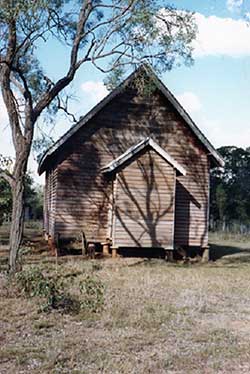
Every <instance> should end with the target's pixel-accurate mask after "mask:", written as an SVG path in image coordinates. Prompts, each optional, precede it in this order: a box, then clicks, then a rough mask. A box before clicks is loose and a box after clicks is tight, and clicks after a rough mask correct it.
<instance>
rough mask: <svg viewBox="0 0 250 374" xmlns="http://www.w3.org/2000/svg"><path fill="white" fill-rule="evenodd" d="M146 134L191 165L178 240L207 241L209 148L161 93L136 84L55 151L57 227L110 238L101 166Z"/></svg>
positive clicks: (182, 186)
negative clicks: (143, 90) (144, 92)
mask: <svg viewBox="0 0 250 374" xmlns="http://www.w3.org/2000/svg"><path fill="white" fill-rule="evenodd" d="M146 137H151V138H152V139H153V140H154V141H155V142H156V143H157V144H159V145H160V146H161V147H162V148H163V149H165V150H166V151H167V152H168V153H169V154H170V155H171V156H172V157H173V158H174V159H175V160H176V161H177V162H178V163H179V164H180V165H182V166H183V167H184V168H185V169H186V171H187V175H186V176H181V177H177V181H176V203H175V204H176V205H175V219H174V228H175V229H174V240H175V244H176V245H189V246H200V245H201V246H206V245H207V231H208V227H207V221H208V184H209V163H208V154H207V150H206V149H205V147H204V146H203V145H202V144H201V143H200V141H199V140H198V139H197V138H196V136H195V135H194V134H193V132H192V131H191V129H190V128H189V127H188V126H187V124H186V123H185V122H184V120H183V119H182V118H181V117H180V115H179V114H178V113H177V112H176V110H175V109H174V108H173V106H172V105H171V104H170V103H169V102H168V101H167V99H166V98H165V97H164V96H163V95H162V93H160V92H159V91H158V90H156V91H154V92H153V93H151V96H150V97H149V96H147V97H145V96H143V95H140V94H138V92H137V91H136V89H135V88H133V87H131V86H130V87H127V88H126V90H124V91H123V92H122V93H120V94H119V95H118V96H116V97H115V98H114V99H113V100H112V101H111V102H110V103H109V104H107V105H106V106H105V107H104V108H103V109H102V110H101V111H100V112H99V113H97V114H96V115H95V116H94V117H93V118H92V119H91V120H90V121H89V122H88V123H86V124H85V125H84V126H83V127H82V128H81V129H80V130H78V132H77V133H76V134H74V135H72V137H71V138H70V139H69V140H68V141H67V142H66V143H65V144H64V145H63V146H61V147H59V149H58V150H57V151H56V152H55V153H54V154H53V159H52V160H51V161H52V162H53V164H54V165H55V167H56V169H57V173H58V174H57V190H56V214H55V222H54V223H52V225H54V231H55V232H59V233H60V235H62V236H65V237H67V236H75V235H79V234H80V232H81V230H83V231H84V232H85V233H86V236H87V239H89V240H95V241H104V240H105V239H106V237H107V235H108V234H109V230H108V229H109V213H108V212H109V207H110V204H111V201H110V199H111V197H112V183H111V180H109V179H108V178H107V177H104V176H103V175H102V173H101V168H103V167H105V166H106V165H107V164H108V163H109V162H111V161H112V160H113V159H115V158H117V157H118V156H120V155H121V154H122V153H124V152H125V151H126V150H127V149H128V148H129V147H131V146H133V145H135V144H137V143H138V142H140V141H141V140H142V139H144V138H146ZM156 178H157V177H156Z"/></svg>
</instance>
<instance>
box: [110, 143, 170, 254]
mask: <svg viewBox="0 0 250 374" xmlns="http://www.w3.org/2000/svg"><path fill="white" fill-rule="evenodd" d="M152 152H154V151H152V150H150V151H149V149H147V150H145V151H144V152H143V153H142V154H141V155H140V156H141V157H140V158H139V159H137V160H135V161H133V162H132V163H131V164H130V165H132V164H133V168H132V169H131V168H128V169H125V170H124V171H120V173H119V174H118V199H117V205H116V207H115V216H116V219H117V221H118V222H119V230H120V231H121V232H122V234H119V235H120V240H121V242H123V239H124V238H126V236H128V237H129V241H130V243H131V247H132V246H136V247H140V248H142V247H151V248H163V247H164V244H165V247H166V244H167V241H169V242H170V243H171V242H172V238H171V237H168V232H167V224H166V223H167V222H166V217H167V215H168V214H170V215H171V217H172V213H173V201H174V199H173V188H174V180H173V178H170V179H169V177H168V175H167V174H166V172H165V169H164V167H163V168H162V167H161V164H158V163H157V162H155V160H154V154H153V153H152ZM131 173H132V174H133V175H135V176H134V178H135V179H133V178H132V179H131V178H130V174H131ZM163 181H164V183H163ZM160 184H161V186H160ZM162 185H163V186H164V188H163V187H162ZM167 194H168V196H167ZM164 199H165V200H164ZM168 219H169V216H168ZM162 224H166V227H164V229H165V230H166V233H165V234H164V235H165V236H164V235H163V234H162V231H163V228H162V226H161V225H162ZM168 224H169V225H173V218H172V221H171V222H168ZM115 230H117V227H115ZM171 233H172V229H171V230H170V235H171ZM125 240H126V239H125ZM118 241H119V240H118ZM164 241H165V243H164ZM142 243H147V245H144V244H142ZM118 245H119V243H118ZM119 246H120V245H119ZM148 252H149V251H148ZM160 252H161V251H160ZM126 253H127V254H128V253H129V251H128V249H127V251H126ZM162 255H163V254H162V252H161V253H160V254H159V253H158V254H157V257H159V256H160V257H161V256H162ZM146 257H147V256H146Z"/></svg>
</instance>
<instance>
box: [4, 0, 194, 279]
mask: <svg viewBox="0 0 250 374" xmlns="http://www.w3.org/2000/svg"><path fill="white" fill-rule="evenodd" d="M195 33H196V27H195V24H194V17H193V14H191V13H188V12H186V11H180V10H177V9H175V8H173V7H171V6H169V5H168V4H163V1H156V0H140V1H139V0H107V1H105V0H0V86H1V93H2V97H3V101H4V104H5V106H6V109H7V114H8V122H9V126H10V128H11V132H12V140H13V144H14V148H15V160H14V163H13V167H12V169H11V171H10V170H8V169H6V168H4V167H2V168H1V169H0V176H1V177H3V178H5V180H6V181H7V182H8V183H9V184H10V186H11V191H12V201H13V208H12V223H11V234H10V259H9V265H10V270H11V271H12V272H15V270H16V260H17V256H18V250H19V247H20V243H21V239H22V232H23V193H24V179H25V175H26V172H27V162H28V158H29V155H30V150H31V146H32V142H33V138H34V130H35V127H36V125H37V121H38V119H39V118H41V117H42V116H44V115H45V114H46V112H47V111H48V110H50V109H51V108H52V107H53V109H54V110H55V109H56V108H57V109H64V110H66V111H67V108H65V107H63V106H62V104H61V100H60V98H59V95H62V94H63V92H65V88H66V87H67V86H68V85H69V84H70V83H71V82H72V81H73V80H74V78H75V75H76V72H77V71H78V70H79V69H80V68H81V69H84V66H86V64H87V63H91V64H92V65H93V66H94V67H95V68H96V69H98V70H100V71H102V72H103V73H110V72H113V71H116V72H121V71H124V69H126V67H129V66H131V65H132V66H135V65H137V64H140V63H142V62H145V61H146V62H149V63H151V64H152V65H153V66H154V67H156V68H157V69H159V70H161V71H163V70H169V69H171V68H172V67H173V66H174V65H175V64H180V63H182V62H184V63H191V62H192V41H193V39H194V37H195ZM48 40H49V41H50V42H52V40H53V41H54V42H55V43H56V42H61V43H64V44H65V62H67V70H66V72H65V74H62V76H61V77H59V79H57V80H56V81H53V79H52V78H51V77H48V76H47V75H46V73H45V70H44V69H43V66H42V65H41V61H39V58H38V57H37V47H38V46H39V48H42V43H43V42H46V41H48ZM49 58H54V56H48V59H49ZM58 64H60V61H58ZM61 97H62V96H61Z"/></svg>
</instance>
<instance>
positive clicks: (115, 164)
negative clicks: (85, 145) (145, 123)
mask: <svg viewBox="0 0 250 374" xmlns="http://www.w3.org/2000/svg"><path fill="white" fill-rule="evenodd" d="M148 146H150V147H151V148H152V149H154V151H155V152H157V153H158V154H159V155H160V156H161V157H162V158H164V160H166V161H167V162H168V163H169V164H170V165H171V166H173V168H174V169H176V171H177V172H178V173H179V174H180V175H186V170H185V169H184V168H183V167H182V166H181V165H180V164H179V163H178V162H177V161H175V160H174V159H173V157H171V156H170V155H169V154H168V153H167V152H166V151H164V149H163V148H161V147H160V146H159V145H158V144H157V143H156V142H154V141H153V139H151V138H146V139H144V140H142V141H140V142H139V143H138V144H136V145H134V146H132V147H130V148H129V149H127V150H126V152H124V153H123V154H122V155H121V156H119V157H117V158H116V159H115V160H113V161H111V162H110V163H109V164H108V165H106V166H104V167H103V168H102V172H103V173H111V172H113V171H115V170H116V169H118V168H120V167H122V166H123V165H124V164H125V163H126V162H127V161H129V160H130V159H132V158H133V157H135V156H136V155H137V154H138V153H139V152H141V151H142V150H143V149H144V148H146V147H148Z"/></svg>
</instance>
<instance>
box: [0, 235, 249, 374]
mask: <svg viewBox="0 0 250 374" xmlns="http://www.w3.org/2000/svg"><path fill="white" fill-rule="evenodd" d="M211 242H212V243H213V245H212V250H211V255H212V257H213V259H214V260H215V259H216V261H212V262H210V263H209V264H205V265H202V264H192V265H184V264H168V263H166V262H165V261H163V260H148V259H136V258H130V259H122V258H120V259H119V258H118V259H115V260H114V259H107V260H88V261H83V260H81V259H79V258H75V259H69V260H68V261H67V262H65V261H64V262H63V263H61V264H57V263H56V260H55V259H54V258H52V259H50V261H48V258H47V254H46V252H45V251H44V250H43V251H40V254H39V250H38V249H37V247H36V246H34V248H35V249H34V252H35V255H34V254H33V255H34V259H36V261H34V263H35V266H36V267H39V268H40V269H41V270H42V271H43V272H44V273H46V274H55V273H56V274H58V275H59V276H60V277H62V278H63V279H64V280H66V282H68V287H69V289H70V292H71V293H72V294H74V295H78V296H79V292H78V291H79V284H80V282H81V280H82V279H84V277H86V275H88V276H89V277H91V278H93V279H98V280H100V281H101V282H102V283H103V284H104V286H105V289H104V306H103V310H102V311H100V312H98V313H90V314H86V313H82V312H81V311H80V312H77V313H63V312H60V311H58V310H53V311H50V312H41V310H40V308H39V305H40V303H41V300H40V298H38V297H35V298H25V297H24V296H22V297H20V296H19V297H17V296H15V294H14V293H11V292H9V291H8V289H7V283H6V276H5V272H4V267H2V272H1V273H0V373H1V374H4V373H10V374H12V373H13V374H15V373H45V374H46V373H48V374H54V373H55V374H56V373H60V374H61V373H62V374H63V373H70V374H71V373H72V374H78V373H81V374H85V373H86V374H88V373H89V374H92V373H93V374H94V373H119V374H120V373H124V374H125V373H126V374H128V373H135V374H139V373H145V374H147V373H153V374H158V373H159V374H160V373H208V374H209V373H237V374H238V373H249V372H250V241H249V240H248V238H246V239H245V240H242V238H240V237H238V238H235V237H234V238H232V237H222V236H215V235H213V236H212V237H211ZM27 252H29V251H28V250H27ZM25 256H26V257H25ZM39 256H40V260H39V261H38V259H39ZM30 258H32V254H30V253H27V254H26V255H24V263H25V265H24V269H28V268H30V267H32V266H34V264H32V261H30ZM26 259H28V260H29V261H26ZM25 261H26V262H25ZM79 297H80V296H79Z"/></svg>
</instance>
